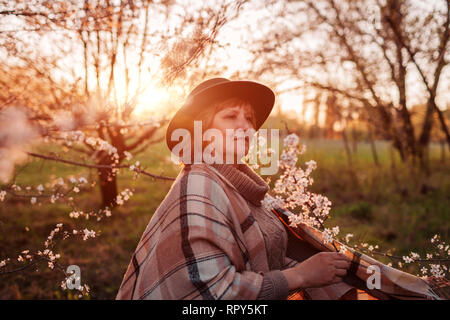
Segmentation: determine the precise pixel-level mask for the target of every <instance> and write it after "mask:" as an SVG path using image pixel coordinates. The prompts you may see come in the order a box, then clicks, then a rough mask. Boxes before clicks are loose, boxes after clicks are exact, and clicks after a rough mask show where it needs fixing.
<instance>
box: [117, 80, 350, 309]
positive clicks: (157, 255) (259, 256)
mask: <svg viewBox="0 0 450 320" xmlns="http://www.w3.org/2000/svg"><path fill="white" fill-rule="evenodd" d="M274 99H275V97H274V94H273V92H272V91H271V90H270V89H269V88H267V87H266V86H264V85H261V84H259V83H256V82H251V81H230V80H227V79H223V78H214V79H210V80H207V81H205V82H203V83H201V84H200V85H198V86H197V87H196V88H195V89H194V90H193V91H192V92H191V93H190V95H189V96H188V99H187V101H186V103H185V104H184V105H183V106H182V108H180V110H179V111H178V112H177V113H176V114H175V116H174V117H173V119H172V120H171V122H170V124H169V126H168V129H167V133H166V141H167V145H168V146H169V149H170V150H171V151H172V152H173V151H174V149H176V146H177V144H178V143H179V139H175V140H174V139H173V137H178V138H179V137H180V136H179V135H176V134H174V133H175V131H176V130H177V129H185V131H184V132H188V133H189V134H191V135H193V136H194V137H192V136H191V137H190V138H191V140H188V141H190V142H194V144H195V141H196V139H198V136H197V137H196V136H195V133H196V132H195V131H196V129H195V126H194V121H195V120H199V121H201V124H202V129H203V130H206V129H216V130H218V131H219V132H221V133H222V134H223V136H224V137H227V138H229V135H228V136H227V134H228V133H229V131H230V129H233V130H239V129H241V130H251V129H255V130H258V129H259V128H260V127H261V125H262V124H263V122H264V121H265V120H266V119H267V117H268V116H269V114H270V112H271V110H272V108H273V104H274ZM197 124H198V122H197ZM227 129H228V131H227ZM202 142H203V143H202V144H201V149H198V148H197V149H196V148H193V149H191V152H190V153H184V155H181V154H179V156H183V159H184V167H183V169H182V170H181V172H180V174H179V175H178V177H177V179H176V181H175V182H174V184H173V185H172V187H171V189H170V191H169V193H168V194H167V196H166V197H165V199H164V200H163V202H162V203H161V205H160V206H159V207H158V209H157V210H156V212H155V214H154V215H153V217H152V218H151V220H150V222H149V224H148V226H147V228H146V230H145V232H144V234H143V235H142V237H141V240H140V242H139V244H138V246H137V249H136V251H135V253H134V254H133V257H132V260H131V262H130V264H129V266H128V269H127V271H126V273H125V276H124V279H123V281H122V284H121V287H120V289H119V292H118V294H117V299H249V300H255V299H286V298H287V296H288V294H289V292H290V291H294V290H299V289H307V290H311V291H309V293H310V295H312V296H314V294H316V297H319V298H320V297H321V293H323V292H326V291H327V290H328V291H327V292H330V291H333V292H334V293H335V296H334V297H336V298H339V297H340V296H342V295H344V294H345V293H346V292H347V291H348V290H349V289H351V287H349V286H347V285H346V284H344V283H343V282H342V277H343V276H345V274H346V272H347V269H348V268H349V266H350V261H349V260H348V258H347V257H346V256H345V255H343V254H340V253H336V252H334V253H331V252H327V253H318V254H315V255H313V256H312V257H310V258H308V259H306V260H304V261H303V262H298V261H294V260H292V259H290V258H288V257H287V256H286V247H287V234H286V231H285V230H284V227H283V225H282V224H281V222H280V221H279V220H278V218H277V217H275V216H274V215H273V214H272V213H270V212H268V211H267V210H265V209H264V208H263V207H262V206H261V200H262V199H263V198H264V195H265V194H266V192H267V191H268V186H267V184H266V183H265V182H264V180H263V179H261V178H260V177H259V176H258V175H257V174H255V173H254V172H253V171H252V170H251V169H250V168H249V167H248V166H247V165H245V164H241V163H238V160H239V159H238V157H237V156H236V152H235V151H234V149H235V148H234V146H235V143H236V144H237V146H239V145H240V146H241V147H244V149H245V152H248V146H249V141H248V139H244V138H242V139H241V138H233V139H225V142H224V146H225V148H224V149H225V150H220V149H219V150H217V148H216V149H215V150H214V151H213V153H214V156H217V155H223V156H224V159H227V155H228V159H230V158H231V159H233V163H229V162H227V163H225V164H221V163H215V164H207V163H205V162H201V161H200V163H193V162H192V161H193V160H196V157H195V154H196V152H197V153H198V152H200V153H202V154H203V151H204V150H205V146H206V144H205V143H204V141H202ZM185 150H186V149H183V151H185ZM192 150H194V151H195V152H194V151H192ZM186 154H188V155H190V156H189V157H186ZM197 159H198V158H197ZM189 161H191V162H189ZM188 162H189V163H188ZM194 162H195V161H194ZM197 162H198V161H197ZM192 163H193V164H192ZM312 288H318V289H312ZM314 290H316V291H314ZM322 291H323V292H322Z"/></svg>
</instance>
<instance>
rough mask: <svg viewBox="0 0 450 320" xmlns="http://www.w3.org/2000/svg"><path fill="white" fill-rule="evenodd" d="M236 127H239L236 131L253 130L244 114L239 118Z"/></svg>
mask: <svg viewBox="0 0 450 320" xmlns="http://www.w3.org/2000/svg"><path fill="white" fill-rule="evenodd" d="M236 126H237V128H236V129H243V130H247V129H250V128H252V125H251V123H250V121H248V119H247V118H246V117H245V115H244V114H242V115H240V116H239V117H238V119H237V122H236Z"/></svg>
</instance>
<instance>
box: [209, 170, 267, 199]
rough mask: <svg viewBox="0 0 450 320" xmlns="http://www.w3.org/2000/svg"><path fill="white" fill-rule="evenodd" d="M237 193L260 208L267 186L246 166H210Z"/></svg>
mask: <svg viewBox="0 0 450 320" xmlns="http://www.w3.org/2000/svg"><path fill="white" fill-rule="evenodd" d="M212 166H213V167H214V168H216V169H217V171H219V173H221V174H222V175H223V176H224V177H225V178H227V179H228V181H230V182H231V184H232V185H233V186H234V187H235V188H236V189H237V190H238V192H239V193H240V194H241V195H242V196H243V197H244V198H245V199H246V200H248V201H249V202H251V203H252V204H253V205H255V206H257V207H260V206H261V200H262V199H264V196H265V195H266V193H267V191H268V190H269V186H268V185H267V183H266V182H265V181H264V180H263V179H262V178H261V177H260V176H258V175H257V174H256V173H255V172H254V171H253V170H252V169H251V168H250V167H249V166H248V165H246V164H238V165H236V166H234V165H232V164H212Z"/></svg>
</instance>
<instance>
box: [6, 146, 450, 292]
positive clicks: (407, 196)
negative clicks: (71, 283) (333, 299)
mask: <svg viewBox="0 0 450 320" xmlns="http://www.w3.org/2000/svg"><path fill="white" fill-rule="evenodd" d="M304 143H305V144H306V145H307V152H306V153H305V154H304V156H303V158H302V161H308V160H310V159H314V160H315V161H316V162H317V164H318V168H317V169H316V171H315V172H314V173H313V174H312V176H313V178H314V180H315V183H314V186H313V188H312V189H311V190H312V191H315V192H319V193H322V194H324V195H326V196H327V197H328V198H329V199H330V200H331V201H332V202H333V207H332V211H331V216H332V217H331V219H329V220H328V221H327V225H329V226H333V225H339V226H340V227H341V234H342V235H345V234H346V233H347V232H351V233H353V234H354V235H355V237H354V238H355V239H356V240H360V241H363V242H368V243H370V244H379V245H380V247H381V250H382V251H383V249H387V248H391V249H392V248H394V249H395V253H398V254H399V255H401V254H407V253H408V252H409V251H411V250H412V251H415V252H418V253H423V252H425V251H427V248H429V246H430V243H429V239H430V238H431V237H432V236H433V235H434V234H435V233H439V234H441V236H442V237H443V240H444V241H445V240H448V239H449V235H450V232H449V231H450V228H449V218H450V210H449V207H450V170H449V169H450V161H448V160H447V161H442V160H441V155H440V148H439V146H433V147H432V148H431V149H430V158H431V164H432V174H431V176H430V177H429V178H427V180H424V179H423V178H422V177H421V176H420V175H419V174H418V173H414V172H412V171H411V169H410V168H409V167H407V166H402V165H401V164H400V161H399V159H396V166H395V169H393V168H392V166H391V160H390V148H389V145H388V144H387V143H385V142H379V143H377V149H378V153H379V159H380V163H381V166H380V167H377V166H375V165H374V162H373V159H372V156H371V152H370V147H369V145H366V144H359V145H358V149H357V152H356V154H355V155H354V157H353V167H352V170H353V172H354V174H355V175H356V177H357V182H358V185H355V184H354V183H353V182H352V181H353V180H352V178H351V177H352V176H351V172H350V170H349V166H348V164H347V160H346V156H345V151H344V148H343V146H342V142H341V141H325V140H315V141H304ZM38 149H39V148H38ZM41 151H42V150H41ZM48 151H49V149H48V147H46V148H45V149H44V151H42V152H48ZM67 157H70V154H68V155H67ZM168 157H169V152H168V150H167V149H166V147H165V145H164V144H162V143H161V144H158V145H155V146H153V147H152V148H151V149H149V150H148V151H147V152H146V153H145V154H142V155H141V156H139V157H138V158H137V159H136V160H139V161H140V162H141V164H142V165H143V166H144V167H145V169H146V170H147V171H148V172H152V173H156V174H164V175H168V176H172V177H175V176H176V175H177V173H178V171H179V167H178V166H176V165H174V164H172V163H171V162H170V160H168ZM448 158H449V157H448V154H447V159H448ZM95 174H96V172H95V170H89V169H86V168H80V167H73V166H68V165H65V164H62V163H56V162H50V161H45V162H44V161H42V160H33V162H31V163H29V164H28V165H27V166H26V167H24V168H23V170H22V171H21V173H20V175H19V176H18V179H17V183H18V184H19V185H24V186H28V185H29V186H33V187H36V186H37V185H39V184H45V183H46V182H48V181H50V180H52V179H54V178H58V177H67V176H69V175H75V176H79V175H84V176H88V175H92V176H93V177H95ZM424 181H425V182H426V186H427V187H426V188H424V187H423V182H424ZM118 185H119V190H123V189H125V188H130V189H134V195H133V197H132V198H131V199H130V200H129V201H128V202H127V203H126V204H125V205H124V206H122V207H119V208H116V209H114V210H113V214H112V216H111V217H110V218H107V219H105V220H101V221H100V222H96V221H92V220H73V219H71V218H69V216H68V214H69V212H71V210H72V208H71V207H70V206H69V205H67V204H64V203H55V204H50V203H38V204H35V205H30V200H29V199H19V200H17V199H11V198H10V197H8V196H7V198H6V200H5V201H4V202H2V203H0V260H3V259H4V258H5V257H11V258H17V255H18V254H19V253H20V252H21V251H23V250H25V249H29V250H30V251H35V250H41V249H42V248H43V242H44V241H45V239H46V237H47V236H48V234H49V232H50V231H51V230H52V229H53V228H54V227H55V225H56V224H57V223H64V224H65V225H67V226H75V224H76V225H77V228H80V227H82V228H84V227H87V228H89V229H94V230H96V231H101V235H100V236H99V237H96V238H94V239H89V240H88V241H82V240H66V241H62V242H61V243H60V245H59V247H58V249H57V250H55V251H56V252H57V251H60V252H61V253H62V255H61V260H60V262H61V263H62V264H64V265H69V264H77V265H78V266H80V268H81V279H82V283H87V284H88V285H89V286H90V287H91V298H92V299H111V298H114V297H115V294H116V292H117V289H118V287H119V285H120V282H121V280H122V277H123V274H124V272H125V270H126V267H127V265H128V262H129V260H130V257H131V255H132V253H133V251H134V249H135V247H136V245H137V243H138V241H139V238H140V237H141V235H142V232H143V230H144V229H145V227H146V225H147V223H148V221H149V219H150V218H151V216H152V213H153V212H154V211H155V209H156V208H157V207H158V205H159V203H160V202H161V200H162V199H163V198H164V196H165V194H166V193H167V191H168V190H169V188H170V185H171V182H170V181H169V182H164V181H154V180H152V179H150V178H148V177H144V176H141V177H139V178H138V179H137V180H134V179H133V174H132V172H130V171H128V170H122V172H121V173H120V174H119V178H118ZM0 189H1V187H0ZM75 200H76V202H77V206H78V207H79V209H84V210H91V209H93V208H98V206H99V205H100V192H99V190H98V188H97V187H92V188H86V189H82V190H81V192H80V194H79V195H77V196H76V198H75ZM26 227H27V229H26ZM27 230H28V231H27ZM447 243H448V241H447ZM384 261H385V260H384ZM386 262H387V261H386ZM37 269H38V270H39V271H38V272H35V270H33V269H31V268H30V269H27V270H25V271H23V272H20V273H14V274H11V275H7V276H1V277H2V278H0V299H11V298H14V299H54V298H58V299H59V298H61V299H65V298H76V297H73V296H72V295H71V292H70V290H68V291H62V290H61V289H60V288H59V284H60V282H61V280H62V279H63V274H62V273H61V272H58V271H54V270H50V269H49V268H48V267H47V266H46V264H42V265H40V266H38V267H37Z"/></svg>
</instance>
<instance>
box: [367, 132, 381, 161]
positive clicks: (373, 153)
mask: <svg viewBox="0 0 450 320" xmlns="http://www.w3.org/2000/svg"><path fill="white" fill-rule="evenodd" d="M367 129H368V138H369V143H370V149H371V150H372V157H373V161H374V162H375V165H376V166H377V167H379V166H380V162H379V161H378V153H377V148H376V145H375V141H374V139H373V133H372V128H371V127H370V124H368V126H367Z"/></svg>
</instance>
